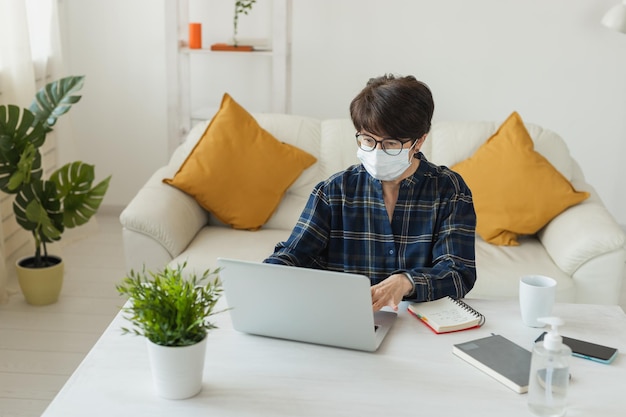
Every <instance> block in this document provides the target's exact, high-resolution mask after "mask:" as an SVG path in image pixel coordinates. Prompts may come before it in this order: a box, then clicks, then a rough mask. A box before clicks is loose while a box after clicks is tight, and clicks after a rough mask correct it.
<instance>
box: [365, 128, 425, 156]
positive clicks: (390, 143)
mask: <svg viewBox="0 0 626 417" xmlns="http://www.w3.org/2000/svg"><path fill="white" fill-rule="evenodd" d="M354 136H355V137H356V143H357V145H359V148H361V149H362V150H364V151H365V152H371V151H373V150H374V149H376V145H378V144H379V143H380V147H381V149H382V150H383V152H385V153H386V154H387V155H391V156H396V155H400V152H402V148H404V144H405V143H407V142H411V141H412V140H413V139H407V140H400V139H383V140H376V139H374V138H373V137H371V136H369V135H364V134H362V133H360V132H356V134H355V135H354Z"/></svg>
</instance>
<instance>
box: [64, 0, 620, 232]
mask: <svg viewBox="0 0 626 417" xmlns="http://www.w3.org/2000/svg"><path fill="white" fill-rule="evenodd" d="M165 1H173V0H109V1H106V2H105V1H103V0H62V3H64V6H65V7H64V9H65V12H66V13H67V23H68V24H67V27H66V29H67V33H68V35H69V36H68V38H69V41H68V42H66V44H67V47H66V54H68V55H69V58H70V68H69V70H70V71H69V72H71V73H84V74H86V75H87V80H86V87H85V91H84V93H85V97H84V99H83V100H84V102H81V104H80V106H77V108H76V109H75V110H73V112H76V113H79V112H80V114H81V116H82V119H81V120H80V123H79V124H77V126H76V130H77V131H79V132H80V138H81V140H82V142H81V149H80V150H81V154H82V155H84V156H83V159H85V160H88V161H91V162H94V163H96V168H97V173H98V174H100V175H105V174H107V173H113V175H114V177H113V182H112V185H111V188H110V190H109V193H108V195H107V198H106V200H105V204H109V205H116V206H123V205H125V204H126V203H127V202H128V201H129V200H130V199H131V198H132V196H133V195H134V193H135V192H136V191H137V189H138V188H139V187H140V186H141V185H142V184H143V182H144V181H145V180H146V179H147V177H148V176H149V175H150V173H151V172H152V171H153V170H154V169H155V168H156V167H157V166H160V165H161V164H163V163H164V162H165V161H166V159H167V138H166V137H165V136H166V120H165V116H166V103H165V92H164V91H163V90H162V89H161V86H164V85H165V74H166V72H165V68H164V62H165V52H164V33H163V27H164V19H165V18H166V17H165V16H164V13H163V10H164V2H165ZM232 1H233V0H205V3H206V4H209V5H210V7H211V8H212V13H211V16H207V17H206V19H207V20H206V21H203V26H204V31H203V36H205V38H206V39H205V41H206V42H210V43H211V42H214V41H220V40H224V39H225V38H227V37H228V36H230V34H231V33H230V24H231V19H232V12H231V11H230V10H231V7H232ZM618 1H619V0H550V1H545V0H473V1H467V0H294V2H293V3H294V4H293V85H292V89H293V97H292V102H293V107H292V108H293V113H298V114H304V115H309V116H315V117H347V108H348V104H349V102H350V100H351V99H352V97H353V96H354V95H355V94H356V93H357V92H358V91H359V90H360V89H361V88H362V86H363V85H364V83H365V82H366V81H367V79H368V78H370V77H372V76H377V75H380V74H382V73H385V72H393V73H399V74H414V75H416V76H417V77H418V78H420V79H422V80H423V81H425V82H426V83H428V84H429V85H430V87H431V88H432V90H433V93H434V96H435V100H436V111H435V120H436V121H441V120H503V119H504V118H506V117H507V116H508V115H509V114H510V113H511V112H512V111H513V110H517V111H518V112H519V113H520V114H521V115H522V117H523V118H524V119H525V120H526V121H528V122H532V123H538V124H541V125H543V126H545V127H547V128H550V129H552V130H554V131H556V132H558V133H560V134H561V135H562V136H563V137H564V139H565V140H566V142H567V143H568V144H569V146H570V149H571V152H572V154H573V155H574V157H575V158H576V159H577V160H578V161H579V162H580V164H581V166H582V168H583V171H584V172H585V175H586V176H587V178H588V180H589V182H590V183H592V184H594V186H595V187H596V189H597V190H598V192H599V193H600V196H601V197H602V198H603V200H604V201H605V203H606V204H607V205H608V207H609V210H610V211H611V212H612V214H613V215H614V216H615V217H616V218H617V220H618V221H619V223H621V224H623V225H624V224H626V197H624V195H623V193H622V191H624V186H623V185H622V184H621V178H622V177H623V176H624V174H626V170H625V169H624V164H623V162H622V159H623V155H626V117H625V116H626V76H625V74H626V35H623V34H618V33H614V32H611V31H609V30H608V29H606V28H604V27H602V26H601V25H600V23H599V22H600V19H601V17H602V15H603V14H604V13H605V12H606V11H607V10H608V9H609V8H610V7H611V6H613V5H614V4H616V3H618ZM267 2H268V0H259V7H258V9H255V10H253V12H252V14H251V16H247V17H246V19H249V20H245V21H243V23H242V31H243V33H242V35H244V36H265V32H264V30H265V29H264V28H265V27H266V26H267V25H266V24H264V23H266V22H265V20H266V19H267V16H268V13H266V10H267V5H265V3H267ZM206 4H205V6H204V7H206ZM255 7H256V6H255ZM255 11H256V12H257V15H256V16H255ZM170 18H171V17H170ZM255 18H256V19H258V20H259V21H256V22H255V21H254V19H255ZM255 30H258V32H259V33H252V32H254V31H255ZM223 32H225V33H223ZM229 59H234V58H229ZM233 65H235V64H233ZM258 65H262V64H258ZM258 65H244V67H246V70H245V71H248V74H250V75H251V76H254V74H257V73H258V72H259V68H258ZM239 71H241V69H239ZM227 78H230V79H231V80H230V81H232V78H234V77H232V76H231V77H228V76H223V75H219V74H218V75H216V74H211V75H210V76H208V77H207V85H206V86H205V87H206V88H205V89H203V91H206V92H205V94H208V95H209V96H214V97H213V99H214V101H215V102H219V98H220V97H221V94H222V92H223V91H229V92H233V91H234V89H235V88H237V87H230V85H231V84H229V80H228V79H227ZM248 91H250V92H249V93H248ZM259 91H261V92H262V90H258V89H253V88H251V89H250V90H247V89H241V88H239V89H238V90H236V92H235V93H234V94H233V95H234V97H235V99H237V100H238V101H240V102H241V103H242V104H243V105H244V106H247V107H249V109H250V110H252V111H266V107H265V106H264V104H263V102H262V101H260V100H259ZM76 119H77V118H76V117H75V118H74V120H75V121H76Z"/></svg>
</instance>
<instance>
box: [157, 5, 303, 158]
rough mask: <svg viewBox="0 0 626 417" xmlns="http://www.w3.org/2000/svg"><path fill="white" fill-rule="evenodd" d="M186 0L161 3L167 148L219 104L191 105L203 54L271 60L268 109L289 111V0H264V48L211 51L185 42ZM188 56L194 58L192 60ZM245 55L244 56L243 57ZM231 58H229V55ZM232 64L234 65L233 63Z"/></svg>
mask: <svg viewBox="0 0 626 417" xmlns="http://www.w3.org/2000/svg"><path fill="white" fill-rule="evenodd" d="M189 1H190V0H177V1H176V2H169V1H168V2H165V3H166V5H165V7H166V11H165V12H166V16H168V18H166V39H167V45H168V52H167V80H168V82H167V84H168V85H167V96H168V137H169V141H168V142H169V151H170V152H171V151H173V150H174V149H175V148H176V147H177V146H178V145H179V144H180V142H181V141H182V140H183V139H184V138H185V136H186V135H187V133H188V132H189V130H190V129H191V127H192V126H193V125H194V124H195V123H194V122H197V121H200V120H204V119H206V118H210V117H212V115H214V114H215V112H216V111H217V109H218V107H219V103H206V105H204V104H203V105H202V106H199V107H200V108H197V109H196V108H193V109H192V108H191V107H192V104H191V92H192V84H193V82H194V80H192V76H191V74H192V66H193V65H194V62H192V61H194V60H196V59H201V58H202V57H203V56H206V57H212V58H211V59H221V58H222V57H225V56H229V57H237V56H238V57H240V58H242V59H248V58H253V59H256V58H259V59H261V57H265V58H270V59H271V80H268V83H269V84H270V85H271V88H270V91H271V94H270V97H267V100H268V103H270V105H269V108H270V111H271V112H275V113H290V112H291V7H292V0H268V1H271V5H272V25H271V26H272V38H271V44H270V45H267V46H265V48H269V49H268V50H259V51H214V50H211V49H210V47H204V48H201V49H190V48H189V47H188V46H187V45H188V43H187V36H188V34H187V33H188V24H189V22H190V19H189ZM191 57H194V59H193V60H192V59H191ZM244 57H245V58H244ZM229 59H231V58H229ZM233 65H236V63H235V64H233Z"/></svg>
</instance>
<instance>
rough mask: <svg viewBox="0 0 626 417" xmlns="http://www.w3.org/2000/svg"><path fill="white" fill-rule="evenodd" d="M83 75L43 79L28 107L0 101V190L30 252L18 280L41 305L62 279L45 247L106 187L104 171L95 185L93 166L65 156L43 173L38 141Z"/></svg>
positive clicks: (54, 295)
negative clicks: (27, 236) (28, 238)
mask: <svg viewBox="0 0 626 417" xmlns="http://www.w3.org/2000/svg"><path fill="white" fill-rule="evenodd" d="M83 82H84V76H70V77H66V78H62V79H60V80H57V81H53V82H50V83H48V84H47V85H46V86H45V87H43V88H42V89H41V90H40V91H39V92H37V94H36V96H35V98H34V100H33V102H32V104H31V106H30V107H29V108H20V107H18V106H15V105H11V104H10V105H6V106H4V105H3V106H0V190H1V191H3V192H5V193H7V194H14V195H15V200H14V202H13V212H14V213H15V218H16V221H17V223H18V224H19V225H20V226H21V227H22V228H23V229H24V230H26V231H28V232H30V233H31V234H32V236H33V239H34V243H35V253H34V254H33V255H32V256H28V257H26V258H22V259H20V260H18V262H17V266H16V268H17V274H18V281H19V284H20V287H21V289H22V292H23V293H24V297H25V298H26V301H27V302H28V303H30V304H35V305H44V304H50V303H54V302H56V301H57V299H58V297H59V293H60V291H61V286H62V282H63V261H62V259H61V258H60V257H59V256H55V255H52V254H49V253H48V249H47V244H48V243H52V242H55V241H58V240H60V239H61V236H62V234H63V232H64V230H65V229H66V228H72V227H76V226H80V225H83V224H85V223H87V221H89V219H90V218H91V217H92V216H93V215H94V214H95V213H96V212H97V210H98V208H99V207H100V203H101V202H102V199H103V198H104V194H105V193H106V191H107V189H108V187H109V180H110V179H111V177H110V176H109V177H107V178H106V179H104V180H103V181H101V182H99V183H98V184H96V185H95V186H92V184H93V182H94V179H95V172H94V166H93V165H89V164H86V163H84V162H82V161H76V162H70V163H68V164H65V165H63V166H62V167H60V168H59V169H57V170H55V171H54V172H53V173H52V174H51V175H50V178H49V179H45V178H44V175H43V167H42V155H41V152H40V148H41V146H42V145H43V144H44V143H45V140H46V135H47V134H48V133H49V132H51V131H52V130H53V126H54V125H55V124H56V122H57V119H58V118H59V117H60V116H62V115H63V114H65V113H67V112H68V111H69V110H70V109H71V107H72V105H73V104H75V103H76V102H78V101H79V100H80V98H81V96H79V95H76V92H77V91H79V90H80V89H81V88H82V86H83Z"/></svg>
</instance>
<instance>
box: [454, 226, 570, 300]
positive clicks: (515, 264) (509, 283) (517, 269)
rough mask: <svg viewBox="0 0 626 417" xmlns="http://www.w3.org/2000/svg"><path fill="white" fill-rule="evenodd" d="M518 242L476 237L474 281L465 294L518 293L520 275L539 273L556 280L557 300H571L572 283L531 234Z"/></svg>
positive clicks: (482, 296) (490, 296)
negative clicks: (498, 242) (509, 243)
mask: <svg viewBox="0 0 626 417" xmlns="http://www.w3.org/2000/svg"><path fill="white" fill-rule="evenodd" d="M519 239H520V243H521V244H520V245H519V246H498V245H492V244H489V243H487V242H485V241H484V240H482V239H481V238H480V237H477V238H476V266H477V270H476V273H477V276H476V283H475V284H474V287H473V288H472V290H471V291H470V292H469V293H467V295H466V297H467V298H480V299H498V298H514V297H517V295H518V290H519V279H520V277H522V276H523V275H533V274H540V275H546V276H549V277H551V278H554V279H555V280H556V282H557V286H556V291H557V295H556V298H557V301H558V302H562V303H572V302H574V301H575V298H576V283H575V282H574V280H573V279H572V277H571V276H570V275H569V274H567V273H565V272H563V271H562V270H561V269H560V268H559V267H558V266H557V265H556V264H555V263H554V261H553V260H552V258H550V255H548V253H547V252H546V251H545V249H544V247H543V246H542V244H541V242H540V241H539V239H537V237H535V236H521V237H520V238H519Z"/></svg>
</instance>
